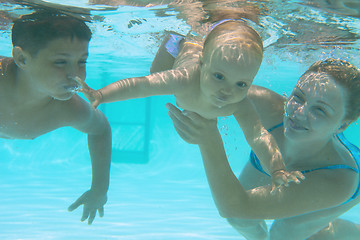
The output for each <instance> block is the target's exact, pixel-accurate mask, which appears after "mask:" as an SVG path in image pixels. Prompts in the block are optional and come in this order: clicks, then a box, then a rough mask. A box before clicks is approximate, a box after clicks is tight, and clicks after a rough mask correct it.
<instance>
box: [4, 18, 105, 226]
mask: <svg viewBox="0 0 360 240" xmlns="http://www.w3.org/2000/svg"><path fill="white" fill-rule="evenodd" d="M11 35H12V43H13V51H12V55H13V57H12V58H3V59H1V64H0V73H1V74H0V111H1V115H0V122H1V127H0V137H2V138H8V139H15V138H16V139H34V138H36V137H38V136H40V135H42V134H45V133H47V132H50V131H53V130H55V129H57V128H60V127H65V126H71V127H73V128H75V129H77V130H79V131H81V132H84V133H86V134H87V135H88V146H89V152H90V156H91V165H92V171H93V175H92V184H91V188H90V190H88V191H86V192H85V193H84V194H83V195H82V196H81V197H80V198H79V199H77V201H75V202H74V203H73V204H72V205H71V206H70V207H69V211H72V210H74V209H76V208H77V207H78V206H80V205H82V204H83V205H84V208H83V215H82V218H81V220H82V221H84V220H86V219H88V223H89V224H91V223H92V222H93V220H94V218H95V215H96V211H98V212H99V215H100V216H103V214H104V210H103V205H104V204H105V203H106V201H107V190H108V186H109V172H110V158H111V129H110V126H109V123H108V121H107V119H106V117H105V116H104V115H103V114H102V113H101V112H100V111H99V110H95V109H93V108H92V107H91V106H90V105H89V104H88V103H87V102H86V101H84V100H83V99H82V98H80V97H79V96H78V95H77V94H75V90H76V88H77V87H78V84H77V83H76V81H74V78H76V77H78V78H81V79H85V77H86V70H85V66H86V59H87V56H88V44H89V41H90V39H91V31H90V29H89V28H88V27H87V25H86V24H85V23H84V22H83V21H81V20H79V19H76V18H74V17H69V16H66V15H63V14H58V13H55V12H46V11H40V12H36V13H33V14H30V15H24V16H22V17H21V18H20V19H18V20H15V22H14V25H13V27H12V32H11Z"/></svg>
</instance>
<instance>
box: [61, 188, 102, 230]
mask: <svg viewBox="0 0 360 240" xmlns="http://www.w3.org/2000/svg"><path fill="white" fill-rule="evenodd" d="M106 201H107V196H106V193H105V194H96V193H94V192H93V191H91V190H89V191H86V192H85V193H84V194H83V195H81V196H80V197H79V198H78V199H77V200H76V201H75V202H74V203H73V204H71V205H70V206H69V208H68V210H69V211H70V212H71V211H73V210H75V209H76V208H78V207H79V206H80V205H84V208H83V214H82V217H81V221H85V220H86V219H88V224H89V225H90V224H92V222H93V221H94V219H95V216H96V211H98V212H99V216H100V217H103V216H104V205H105V203H106Z"/></svg>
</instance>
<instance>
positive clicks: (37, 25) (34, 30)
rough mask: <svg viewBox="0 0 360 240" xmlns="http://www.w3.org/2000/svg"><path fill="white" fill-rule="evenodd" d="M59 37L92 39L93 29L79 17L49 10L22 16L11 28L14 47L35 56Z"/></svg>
mask: <svg viewBox="0 0 360 240" xmlns="http://www.w3.org/2000/svg"><path fill="white" fill-rule="evenodd" d="M59 38H71V39H74V38H77V39H79V40H84V41H90V39H91V30H90V29H89V27H88V26H87V25H86V24H85V22H84V21H82V20H80V19H78V18H75V17H72V16H68V15H65V14H62V13H59V12H55V11H48V10H41V11H37V12H35V13H32V14H28V15H23V16H21V17H20V18H19V19H17V20H15V21H14V24H13V26H12V29H11V40H12V44H13V47H16V46H19V47H21V48H22V49H23V50H24V51H27V52H29V53H30V54H31V55H33V56H34V55H36V54H37V53H38V51H39V50H41V49H42V48H44V47H46V45H47V44H48V43H49V42H50V41H52V40H55V39H59Z"/></svg>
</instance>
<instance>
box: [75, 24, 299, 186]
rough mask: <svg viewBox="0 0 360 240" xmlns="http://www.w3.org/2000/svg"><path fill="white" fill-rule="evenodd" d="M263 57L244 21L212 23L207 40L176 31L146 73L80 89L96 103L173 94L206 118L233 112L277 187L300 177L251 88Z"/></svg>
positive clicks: (255, 36)
mask: <svg viewBox="0 0 360 240" xmlns="http://www.w3.org/2000/svg"><path fill="white" fill-rule="evenodd" d="M262 57H263V44H262V40H261V37H260V36H259V34H258V33H257V32H256V31H255V30H254V29H253V28H251V27H250V26H248V25H247V24H246V23H245V22H244V21H242V20H230V19H228V20H224V21H221V22H219V23H217V24H215V25H214V26H213V28H212V29H211V31H210V32H209V33H208V34H207V36H206V38H205V40H204V42H203V44H199V43H196V42H192V41H188V40H186V39H185V38H183V37H182V36H179V35H175V34H172V35H170V36H169V37H167V39H166V41H164V43H163V44H162V45H161V46H160V49H159V51H158V53H157V56H156V57H155V60H154V62H153V65H152V67H151V72H155V73H153V74H151V75H149V76H145V77H135V78H128V79H123V80H119V81H117V82H114V83H112V84H109V85H108V86H105V87H104V88H102V89H100V90H97V91H95V90H93V89H91V88H90V87H88V86H87V85H86V84H85V83H84V82H82V81H80V82H79V83H80V84H81V85H82V90H81V91H82V92H83V93H84V94H85V96H86V97H87V98H88V99H89V100H90V101H91V103H92V104H93V106H94V107H97V106H98V105H99V104H101V103H109V102H114V101H122V100H127V99H133V98H144V97H148V96H154V95H174V96H175V98H176V104H177V105H178V106H179V107H181V108H183V109H185V110H187V111H192V112H196V113H198V114H200V115H201V116H203V117H205V118H208V119H215V118H217V117H219V116H230V115H234V116H235V118H236V120H237V122H238V123H239V125H240V127H241V129H242V131H243V132H244V135H245V137H246V140H247V142H248V143H249V145H250V147H251V148H252V149H253V150H254V152H255V153H256V155H257V156H258V157H259V159H260V161H261V163H262V164H264V166H265V168H266V171H267V172H268V173H269V174H270V175H272V177H273V178H272V180H273V187H274V189H276V187H277V186H278V185H282V184H285V185H287V184H288V182H289V181H295V182H299V180H298V178H302V175H301V173H299V172H292V173H288V172H286V170H285V166H284V163H283V161H282V157H281V154H280V152H279V149H278V147H277V144H276V142H275V140H274V139H273V137H272V135H271V134H269V133H268V131H267V130H266V129H265V128H264V127H263V125H262V124H261V122H260V120H259V118H258V115H257V112H256V110H255V108H254V107H253V105H252V103H251V102H250V101H249V100H248V98H247V97H246V96H247V92H248V90H249V88H250V86H251V84H252V82H253V79H254V77H255V76H256V74H257V72H258V70H259V67H260V65H261V62H262Z"/></svg>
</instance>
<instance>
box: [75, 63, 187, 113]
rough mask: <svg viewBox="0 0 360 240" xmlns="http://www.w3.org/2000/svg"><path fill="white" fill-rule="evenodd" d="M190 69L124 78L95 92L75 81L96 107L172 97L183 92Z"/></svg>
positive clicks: (79, 81)
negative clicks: (146, 98) (125, 101)
mask: <svg viewBox="0 0 360 240" xmlns="http://www.w3.org/2000/svg"><path fill="white" fill-rule="evenodd" d="M192 71H193V70H192V69H185V68H181V69H174V70H167V71H164V72H160V73H153V74H151V75H148V76H145V77H134V78H126V79H122V80H119V81H116V82H113V83H111V84H109V85H107V86H105V87H103V88H101V89H99V90H97V91H95V90H93V89H91V88H90V87H89V86H88V85H87V84H86V83H85V82H84V81H82V80H81V79H77V81H78V83H79V84H80V85H81V90H80V91H81V92H83V93H84V94H85V96H86V98H88V99H89V101H90V102H91V103H92V105H93V106H94V107H97V106H98V105H99V104H102V103H109V102H116V101H123V100H128V99H134V98H145V97H149V96H155V95H173V94H176V93H179V92H180V91H183V90H184V89H185V88H186V87H187V86H188V83H189V81H190V78H191V72H192Z"/></svg>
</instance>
